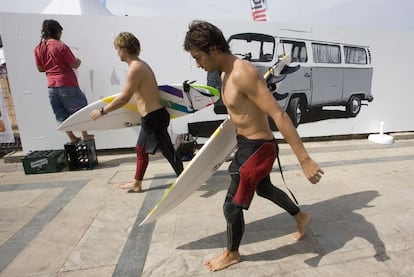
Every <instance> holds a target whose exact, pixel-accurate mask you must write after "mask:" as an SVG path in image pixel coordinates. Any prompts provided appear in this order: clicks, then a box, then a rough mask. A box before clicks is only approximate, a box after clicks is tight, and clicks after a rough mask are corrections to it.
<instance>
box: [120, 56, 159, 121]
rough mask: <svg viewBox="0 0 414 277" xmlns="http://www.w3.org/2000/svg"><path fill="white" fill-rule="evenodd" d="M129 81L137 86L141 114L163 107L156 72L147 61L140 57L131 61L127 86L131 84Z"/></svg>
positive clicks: (136, 94) (138, 105) (136, 93)
mask: <svg viewBox="0 0 414 277" xmlns="http://www.w3.org/2000/svg"><path fill="white" fill-rule="evenodd" d="M129 81H130V82H131V83H132V84H131V86H132V87H135V88H136V89H135V90H134V97H135V102H136V104H137V109H138V113H139V114H140V115H141V116H145V115H147V114H149V113H150V112H153V111H155V110H158V109H160V108H162V105H161V103H160V99H159V92H158V85H157V81H156V78H155V75H154V72H153V71H152V69H151V68H150V67H149V65H148V64H147V63H146V62H144V61H143V60H141V59H139V58H137V59H136V60H132V61H131V62H130V64H129V68H128V72H127V83H126V84H125V85H126V86H127V85H129V84H128V82H129Z"/></svg>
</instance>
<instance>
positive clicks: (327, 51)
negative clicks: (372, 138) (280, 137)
mask: <svg viewBox="0 0 414 277" xmlns="http://www.w3.org/2000/svg"><path fill="white" fill-rule="evenodd" d="M228 41H229V44H230V48H231V50H232V52H233V54H235V55H237V56H239V57H241V58H244V59H246V60H249V61H251V62H252V63H253V64H255V65H256V66H257V67H258V68H259V70H260V71H261V72H262V73H264V72H266V71H267V70H268V68H269V67H270V66H272V65H273V64H274V63H275V61H277V60H278V59H279V58H280V57H282V56H284V55H286V54H290V55H291V57H292V65H299V66H300V67H299V69H298V70H297V71H296V72H294V73H292V74H289V75H287V76H286V78H285V79H284V81H283V82H282V83H281V84H280V85H279V86H278V87H277V90H278V91H277V95H278V96H279V98H277V99H278V102H279V104H280V105H281V106H282V107H283V108H284V109H285V110H286V112H287V113H288V114H289V116H290V118H291V119H292V121H293V123H294V125H295V126H298V125H299V124H300V123H301V120H302V117H303V115H304V114H305V113H306V112H309V111H322V109H323V108H324V107H328V106H329V107H342V109H344V110H345V112H346V114H347V115H348V116H349V117H355V116H357V114H358V113H359V112H360V111H361V105H362V104H366V102H371V101H373V99H374V97H373V96H372V94H371V83H372V74H373V67H372V65H371V52H370V50H369V47H368V46H362V45H353V44H347V43H338V42H328V41H318V40H311V39H302V38H293V37H278V36H271V35H266V34H259V33H240V34H234V35H232V36H230V37H229V40H228ZM272 93H274V95H275V93H276V92H275V91H273V92H272ZM280 95H284V97H280Z"/></svg>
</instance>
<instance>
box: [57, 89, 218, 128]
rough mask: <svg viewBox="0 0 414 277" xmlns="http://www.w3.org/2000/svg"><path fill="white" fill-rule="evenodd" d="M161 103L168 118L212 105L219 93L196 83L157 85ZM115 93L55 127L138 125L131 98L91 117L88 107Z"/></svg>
mask: <svg viewBox="0 0 414 277" xmlns="http://www.w3.org/2000/svg"><path fill="white" fill-rule="evenodd" d="M158 88H159V94H160V99H161V103H162V104H163V105H164V106H165V107H166V108H167V110H168V112H169V113H170V115H171V119H173V118H177V117H180V116H184V115H187V114H189V113H194V112H196V111H198V110H201V109H204V108H206V107H208V106H210V105H212V104H214V103H215V102H216V101H217V100H218V99H219V97H220V93H219V92H218V91H217V90H216V89H215V88H213V87H209V86H205V85H199V84H190V83H186V82H185V83H184V84H176V85H164V86H159V87H158ZM118 95H119V94H115V95H112V96H108V97H105V98H102V99H100V100H98V101H96V102H93V103H91V104H89V105H88V106H86V107H84V108H82V109H80V110H79V111H77V112H76V113H74V114H72V115H71V116H70V117H69V118H67V119H66V120H65V121H64V122H63V123H62V124H61V125H60V126H59V127H58V128H57V129H58V130H59V131H83V130H88V131H94V130H109V129H119V128H126V127H133V126H138V125H140V124H141V118H140V116H139V114H138V110H137V106H136V104H135V99H134V97H132V98H131V100H130V101H129V102H128V103H127V104H126V105H125V106H123V107H122V108H120V109H117V110H115V111H113V112H110V113H108V114H107V115H105V116H103V117H101V118H99V119H98V120H95V121H93V120H91V119H90V117H89V114H90V113H91V111H92V110H99V109H100V108H101V107H103V106H105V105H107V104H109V103H111V102H112V101H113V100H114V99H115V98H116V97H117V96H118Z"/></svg>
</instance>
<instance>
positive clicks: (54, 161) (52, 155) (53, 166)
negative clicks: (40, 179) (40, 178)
mask: <svg viewBox="0 0 414 277" xmlns="http://www.w3.org/2000/svg"><path fill="white" fill-rule="evenodd" d="M22 163H23V168H24V173H25V174H39V173H53V172H59V171H62V170H63V169H64V168H66V167H67V166H68V162H67V159H66V153H65V151H64V150H44V151H34V152H30V153H29V154H27V155H26V156H25V157H24V158H23V159H22Z"/></svg>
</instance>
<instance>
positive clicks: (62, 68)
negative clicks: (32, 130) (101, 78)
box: [34, 19, 94, 142]
mask: <svg viewBox="0 0 414 277" xmlns="http://www.w3.org/2000/svg"><path fill="white" fill-rule="evenodd" d="M62 31H63V28H62V26H61V25H60V24H59V22H57V21H56V20H53V19H47V20H45V21H43V25H42V37H41V41H40V43H39V44H38V45H37V46H36V48H35V50H34V55H35V62H36V66H37V69H38V70H39V72H45V73H46V77H47V86H48V91H49V100H50V104H51V106H52V109H53V112H54V114H55V117H56V120H57V121H58V122H63V121H64V120H65V119H66V118H68V117H69V116H70V115H71V114H73V113H75V112H76V111H78V110H79V109H81V108H83V107H85V106H86V105H87V104H88V101H87V99H86V97H85V94H84V93H83V92H82V91H81V90H80V88H79V84H78V80H77V77H76V74H75V71H74V70H75V69H77V68H78V67H79V66H80V64H81V61H80V59H79V58H77V57H75V56H74V55H73V53H72V51H71V50H70V48H69V47H68V46H67V45H66V44H64V43H63V42H62V41H61V40H60V38H61V36H62ZM66 133H67V135H68V136H69V139H70V141H71V142H77V141H79V140H80V138H78V137H76V136H75V134H74V133H73V132H71V131H67V132H66ZM93 137H94V136H93V135H90V134H88V133H87V131H82V138H83V140H89V139H93Z"/></svg>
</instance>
